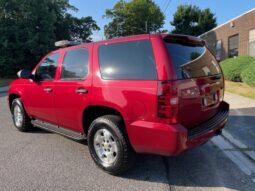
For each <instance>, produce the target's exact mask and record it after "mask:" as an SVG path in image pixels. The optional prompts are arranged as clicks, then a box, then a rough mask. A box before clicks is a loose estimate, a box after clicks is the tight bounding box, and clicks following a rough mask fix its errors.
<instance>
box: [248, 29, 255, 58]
mask: <svg viewBox="0 0 255 191" xmlns="http://www.w3.org/2000/svg"><path fill="white" fill-rule="evenodd" d="M249 55H250V56H255V29H253V30H250V32H249Z"/></svg>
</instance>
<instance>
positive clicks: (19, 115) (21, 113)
mask: <svg viewBox="0 0 255 191" xmlns="http://www.w3.org/2000/svg"><path fill="white" fill-rule="evenodd" d="M11 112H12V120H13V123H14V125H15V127H16V128H17V129H18V130H19V131H21V132H26V131H29V130H30V129H31V128H32V124H31V120H30V118H29V117H28V115H27V113H26V111H25V109H24V107H23V104H22V102H21V99H20V98H16V99H14V100H13V102H12V105H11Z"/></svg>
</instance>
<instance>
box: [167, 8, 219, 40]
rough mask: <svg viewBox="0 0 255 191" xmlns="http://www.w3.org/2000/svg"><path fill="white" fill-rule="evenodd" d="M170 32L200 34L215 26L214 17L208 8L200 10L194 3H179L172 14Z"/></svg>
mask: <svg viewBox="0 0 255 191" xmlns="http://www.w3.org/2000/svg"><path fill="white" fill-rule="evenodd" d="M170 24H171V25H172V26H174V30H173V31H172V33H178V34H187V35H195V36H198V35H201V34H203V33H205V32H207V31H208V30H211V29H212V28H214V27H216V26H217V23H216V17H215V15H214V14H213V13H212V12H211V11H210V9H204V10H201V9H200V8H199V7H197V6H194V5H180V6H178V7H177V11H176V13H175V14H174V18H173V21H172V22H170Z"/></svg>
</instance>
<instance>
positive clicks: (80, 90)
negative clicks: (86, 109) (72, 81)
mask: <svg viewBox="0 0 255 191" xmlns="http://www.w3.org/2000/svg"><path fill="white" fill-rule="evenodd" d="M75 92H76V93H78V94H87V93H88V92H89V91H88V90H86V89H84V88H78V89H76V90H75Z"/></svg>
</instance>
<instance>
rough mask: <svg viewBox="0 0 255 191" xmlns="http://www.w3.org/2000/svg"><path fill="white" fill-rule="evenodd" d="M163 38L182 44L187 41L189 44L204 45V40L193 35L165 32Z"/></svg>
mask: <svg viewBox="0 0 255 191" xmlns="http://www.w3.org/2000/svg"><path fill="white" fill-rule="evenodd" d="M163 38H164V39H165V40H169V41H171V42H178V43H183V44H187V43H189V44H194V45H202V46H205V45H206V42H205V40H203V39H201V38H198V37H195V36H188V35H176V34H166V35H163Z"/></svg>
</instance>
